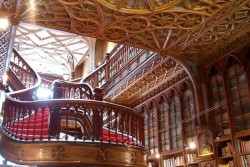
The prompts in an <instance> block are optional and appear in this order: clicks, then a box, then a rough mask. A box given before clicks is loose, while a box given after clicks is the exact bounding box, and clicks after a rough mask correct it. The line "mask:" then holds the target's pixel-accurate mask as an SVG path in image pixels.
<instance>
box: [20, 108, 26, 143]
mask: <svg viewBox="0 0 250 167" xmlns="http://www.w3.org/2000/svg"><path fill="white" fill-rule="evenodd" d="M21 113H22V127H21V134H20V140H23V131H24V130H23V128H24V118H25V113H24V108H21Z"/></svg>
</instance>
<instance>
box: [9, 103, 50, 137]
mask: <svg viewBox="0 0 250 167" xmlns="http://www.w3.org/2000/svg"><path fill="white" fill-rule="evenodd" d="M49 114H50V110H49V108H45V111H44V112H42V109H41V108H39V109H38V111H37V112H36V113H35V114H33V115H31V116H30V117H27V116H26V118H24V119H23V120H22V119H20V120H19V122H15V123H14V124H11V125H10V131H11V132H12V134H14V135H15V136H17V137H18V138H20V137H21V134H22V138H23V139H26V138H27V139H28V140H32V139H33V137H34V138H35V139H40V137H41V135H42V138H44V139H46V138H48V135H49V127H48V122H49ZM41 128H42V130H41Z"/></svg>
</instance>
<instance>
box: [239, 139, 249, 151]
mask: <svg viewBox="0 0 250 167" xmlns="http://www.w3.org/2000/svg"><path fill="white" fill-rule="evenodd" d="M238 146H239V150H240V152H241V153H250V140H248V141H244V140H239V145H238Z"/></svg>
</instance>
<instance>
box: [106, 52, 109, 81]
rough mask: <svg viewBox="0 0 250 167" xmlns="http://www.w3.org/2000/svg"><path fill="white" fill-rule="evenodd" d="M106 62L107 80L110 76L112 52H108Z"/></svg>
mask: <svg viewBox="0 0 250 167" xmlns="http://www.w3.org/2000/svg"><path fill="white" fill-rule="evenodd" d="M105 59H106V63H105V80H106V81H107V80H108V79H109V77H110V68H109V67H110V61H109V60H110V54H109V53H106V57H105Z"/></svg>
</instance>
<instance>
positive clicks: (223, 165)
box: [218, 161, 234, 167]
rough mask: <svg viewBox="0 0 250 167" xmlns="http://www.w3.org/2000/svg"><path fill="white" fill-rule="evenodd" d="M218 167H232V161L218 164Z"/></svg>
mask: <svg viewBox="0 0 250 167" xmlns="http://www.w3.org/2000/svg"><path fill="white" fill-rule="evenodd" d="M218 167H234V161H229V162H228V163H226V164H219V165H218Z"/></svg>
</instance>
